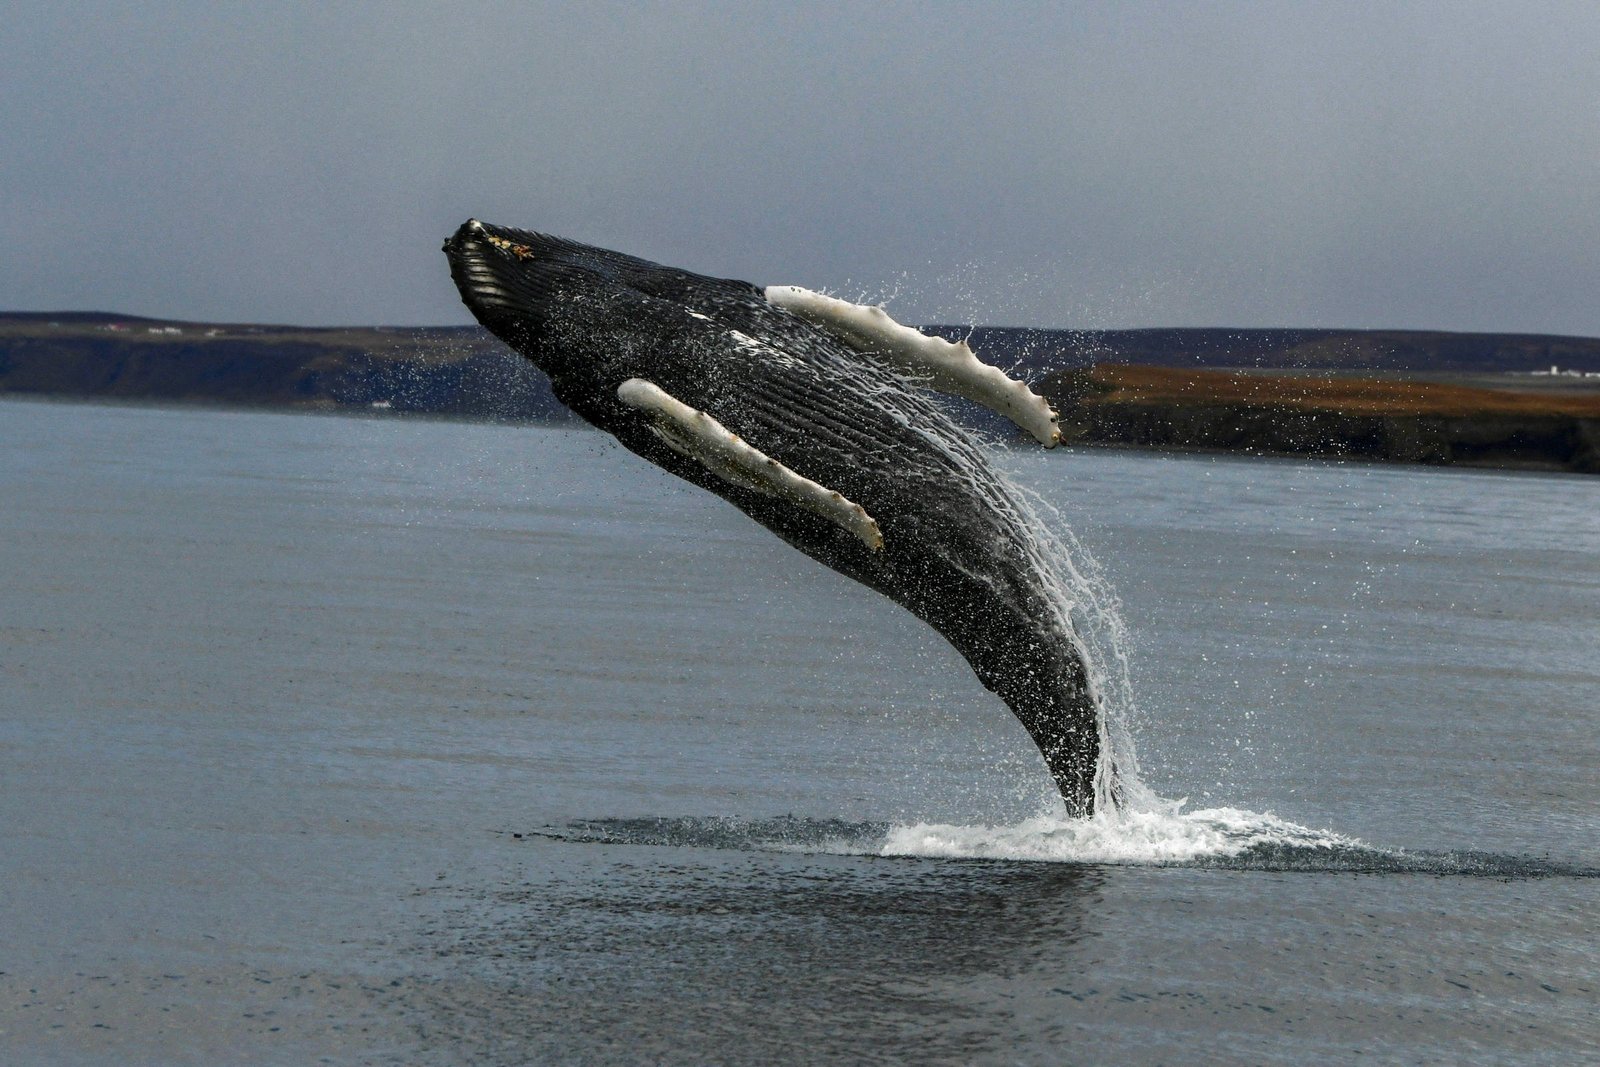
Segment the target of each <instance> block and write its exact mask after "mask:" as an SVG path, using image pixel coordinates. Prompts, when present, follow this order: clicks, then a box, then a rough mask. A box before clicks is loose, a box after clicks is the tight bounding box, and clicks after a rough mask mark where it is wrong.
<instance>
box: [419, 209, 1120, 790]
mask: <svg viewBox="0 0 1600 1067" xmlns="http://www.w3.org/2000/svg"><path fill="white" fill-rule="evenodd" d="M444 251H445V253H446V255H447V257H448V259H449V261H450V272H451V276H452V277H453V278H454V280H455V283H456V285H457V287H458V288H459V290H460V292H461V298H462V300H463V301H464V302H465V303H466V306H467V307H468V308H469V309H470V310H471V311H472V314H473V315H474V316H475V317H476V318H477V319H478V321H479V322H481V323H482V324H483V325H484V326H485V327H487V328H488V329H489V330H490V331H491V332H492V333H494V334H495V335H496V336H497V337H499V338H500V339H501V340H502V341H504V342H505V343H506V344H508V345H510V346H511V347H512V348H514V349H515V350H516V351H518V352H519V353H521V354H522V355H523V356H525V357H527V358H528V359H529V360H531V361H532V362H533V363H534V364H536V365H537V366H538V367H539V368H540V369H541V370H543V371H544V372H545V373H546V374H547V375H548V376H549V378H550V383H551V386H552V388H553V391H554V393H555V395H556V398H557V399H559V400H560V401H561V402H562V403H563V404H565V405H566V406H567V407H569V408H571V409H572V410H573V411H574V412H576V413H577V414H578V415H579V416H581V417H582V418H584V419H585V420H587V421H588V422H590V423H592V424H593V425H595V426H597V427H599V428H600V429H602V430H605V431H607V432H609V433H610V434H612V435H613V436H614V437H616V439H617V440H618V441H620V442H621V443H622V444H623V445H624V446H625V447H627V448H628V449H630V450H631V451H633V452H636V453H638V454H639V455H641V456H643V457H644V458H645V459H648V460H650V461H651V462H652V463H655V464H657V465H658V466H660V467H663V468H664V469H666V470H667V471H669V472H671V473H672V474H675V475H677V476H678V477H680V478H682V479H684V480H685V481H688V482H692V483H694V484H695V485H698V486H700V487H702V488H704V489H707V490H709V491H711V492H713V493H715V494H717V495H718V496H720V497H722V498H723V499H725V500H727V501H728V502H729V503H731V504H733V505H734V506H735V507H737V508H738V509H739V510H741V511H743V512H744V513H745V514H746V515H748V516H750V517H751V518H752V519H754V520H755V521H757V522H759V523H760V524H761V525H763V526H765V527H766V528H767V529H769V530H771V531H772V532H773V533H775V534H777V535H778V536H779V537H781V538H782V539H783V540H784V541H786V542H788V543H789V544H790V545H793V546H794V547H795V548H797V549H799V550H800V551H801V552H804V553H805V554H806V555H808V556H810V557H812V558H813V559H815V560H817V561H819V562H821V563H822V564H824V565H826V566H828V567H831V568H833V569H834V570H836V571H839V572H840V573H842V574H845V575H847V576H849V577H851V578H854V579H855V580H856V581H858V582H861V583H862V584H864V585H866V586H868V587H870V588H872V589H874V590H876V591H878V592H880V593H882V594H883V595H885V596H887V597H888V598H889V599H891V600H893V601H894V602H895V603H897V604H900V605H901V606H902V607H904V608H906V609H907V610H909V611H910V612H912V613H913V614H914V615H916V616H917V617H918V618H920V619H922V620H924V621H925V622H927V623H928V624H929V625H930V626H932V627H933V628H934V629H935V630H937V631H938V632H939V633H940V634H941V635H943V636H944V637H945V639H946V640H948V641H949V642H950V644H951V645H952V646H954V647H955V649H956V650H957V651H958V652H959V653H960V654H961V655H962V657H963V658H965V659H966V661H967V663H968V664H970V665H971V667H972V669H973V671H974V672H975V673H976V674H977V676H978V678H979V680H980V681H982V683H983V684H984V685H985V686H986V687H987V688H988V689H990V690H991V691H993V692H994V693H995V694H997V695H998V696H999V697H1000V698H1001V699H1002V700H1003V701H1005V703H1006V704H1007V705H1008V706H1009V707H1010V709H1011V711H1012V712H1013V713H1014V714H1015V715H1016V717H1017V718H1018V719H1019V720H1020V721H1021V723H1022V725H1023V727H1024V728H1025V729H1026V730H1027V731H1028V734H1029V735H1030V736H1031V737H1032V738H1033V741H1034V742H1035V744H1037V745H1038V748H1039V751H1040V753H1041V754H1042V755H1043V756H1044V760H1045V763H1046V764H1047V766H1048V767H1049V770H1050V774H1051V776H1052V777H1053V778H1054V780H1055V783H1056V786H1057V788H1058V789H1059V791H1060V793H1061V797H1062V799H1063V801H1064V802H1065V805H1066V809H1067V812H1068V813H1069V814H1070V815H1073V816H1078V817H1087V816H1089V815H1091V814H1093V812H1094V810H1095V804H1096V785H1097V782H1096V771H1097V766H1098V763H1099V758H1100V749H1101V745H1102V724H1101V722H1100V716H1099V714H1098V710H1097V705H1096V701H1095V699H1094V697H1093V694H1092V692H1091V687H1090V684H1089V680H1088V673H1087V670H1086V667H1085V663H1084V658H1083V654H1082V652H1081V649H1080V644H1079V642H1078V641H1077V640H1076V639H1075V635H1074V633H1073V632H1072V627H1071V623H1070V621H1068V620H1067V618H1066V617H1065V616H1064V614H1063V613H1062V612H1061V611H1060V610H1059V607H1058V605H1056V604H1055V603H1053V602H1052V599H1051V589H1050V583H1049V581H1048V579H1047V576H1046V574H1045V573H1044V572H1043V569H1042V564H1041V560H1040V557H1039V555H1038V552H1037V548H1036V546H1037V544H1038V541H1037V533H1038V532H1037V531H1036V530H1032V529H1030V528H1029V520H1028V518H1027V516H1029V515H1030V514H1031V512H1029V510H1028V509H1027V508H1026V507H1024V506H1022V503H1021V501H1020V500H1019V498H1018V497H1017V495H1016V491H1015V490H1014V489H1012V488H1011V487H1010V486H1009V484H1008V483H1006V482H1005V481H1004V480H1003V479H1002V478H1000V477H999V476H998V475H997V474H996V473H995V471H994V470H993V468H992V466H991V464H990V462H989V460H988V458H987V456H986V454H985V451H984V449H983V447H982V446H981V445H979V444H978V442H977V441H976V440H974V438H973V437H972V436H971V435H970V434H969V433H968V432H967V431H965V430H963V429H962V428H961V426H960V425H959V424H957V423H956V422H955V421H954V419H953V418H952V417H951V416H950V415H949V414H948V413H947V412H946V410H945V409H944V408H943V407H942V406H941V405H940V404H939V403H938V402H937V401H936V400H935V399H934V398H933V397H931V396H930V395H928V393H927V392H926V391H925V387H927V386H931V387H934V388H938V389H942V390H944V391H948V392H954V393H958V394H960V395H963V396H968V397H970V398H973V399H976V400H978V401H979V402H982V403H986V404H988V405H989V406H991V407H993V408H994V409H995V410H997V411H1001V412H1002V413H1004V414H1006V415H1007V416H1008V417H1010V418H1012V419H1013V420H1014V421H1016V422H1017V423H1018V425H1019V426H1022V427H1023V428H1024V429H1026V430H1028V432H1030V433H1031V434H1032V435H1033V436H1034V437H1035V438H1037V439H1038V440H1039V441H1040V442H1041V443H1044V444H1046V445H1051V444H1054V443H1055V441H1056V440H1057V434H1056V432H1055V426H1054V413H1053V412H1051V411H1050V410H1049V406H1048V405H1047V404H1045V403H1044V401H1043V400H1040V399H1039V398H1038V397H1037V396H1035V395H1033V394H1032V393H1031V392H1030V391H1029V390H1028V389H1027V387H1026V386H1025V385H1024V384H1022V383H1020V382H1014V381H1011V380H1010V379H1008V378H1006V377H1005V376H1004V375H1003V374H1001V373H1000V372H999V371H998V370H996V369H994V368H991V367H988V366H986V365H984V364H981V363H979V362H978V361H977V360H976V359H975V358H973V357H972V354H971V352H970V350H968V349H967V348H966V346H965V345H964V344H951V343H950V342H946V341H944V340H942V339H939V338H933V337H928V336H926V335H923V334H921V333H919V332H917V331H915V330H912V329H909V328H907V327H903V326H900V325H899V324H897V323H894V322H893V320H891V319H889V318H888V316H887V315H886V314H885V313H883V312H882V310H881V309H878V308H863V307H858V306H857V305H853V304H845V303H844V302H842V301H835V300H832V299H831V298H828V297H823V296H821V295H820V294H815V293H810V292H809V291H808V290H804V289H797V288H793V287H787V286H775V287H769V288H761V287H757V286H755V285H752V284H750V283H748V282H742V281H735V280H731V279H721V278H713V277H708V276H704V275H700V274H694V273H691V272H689V271H684V270H678V269H675V268H671V267H665V266H661V265H659V264H656V263H651V262H649V261H647V260H643V259H639V258H636V257H633V256H628V255H624V254H622V253H619V252H612V251H609V250H606V249H601V248H596V247H592V246H589V245H584V244H580V243H578V242H575V241H569V240H565V239H563V238H558V237H553V236H549V235H546V234H540V233H534V232H530V231H526V230H518V229H510V228H505V227H499V226H490V225H486V224H484V223H481V222H478V221H477V220H469V221H468V222H467V223H465V224H464V225H463V226H462V227H461V228H460V229H459V230H457V231H456V233H455V234H454V235H452V236H451V237H450V238H449V239H448V240H447V241H446V242H445V245H444ZM1101 786H1102V788H1101V792H1100V795H1101V797H1102V803H1105V798H1106V797H1107V796H1109V795H1110V793H1109V791H1108V789H1107V788H1106V786H1105V783H1103V782H1102V783H1101Z"/></svg>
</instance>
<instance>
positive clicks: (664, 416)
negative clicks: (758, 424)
mask: <svg viewBox="0 0 1600 1067" xmlns="http://www.w3.org/2000/svg"><path fill="white" fill-rule="evenodd" d="M617 399H618V400H621V401H622V402H623V403H624V404H627V405H628V406H629V407H633V408H638V409H639V410H641V411H648V412H651V413H652V414H655V415H657V416H660V418H659V419H658V420H657V421H656V422H655V423H654V424H653V425H652V426H651V427H650V428H651V429H652V430H653V431H655V433H656V435H657V436H659V437H660V438H661V440H662V441H664V442H665V443H666V445H667V447H668V448H671V449H672V450H673V451H675V452H677V453H679V454H681V455H685V456H688V457H689V458H690V459H693V460H695V461H697V462H699V463H701V464H703V465H704V466H705V468H706V469H707V470H709V471H711V473H713V474H715V475H716V476H717V477H719V478H721V479H723V480H724V481H726V482H730V483H732V484H734V485H739V486H743V487H745V488H747V489H754V490H756V491H757V492H761V493H774V494H780V495H783V496H786V497H788V498H789V499H791V500H793V501H794V502H795V503H796V504H798V505H799V506H800V507H802V508H805V509H806V510H808V511H814V512H816V513H817V514H818V515H821V516H823V517H824V518H826V519H827V520H828V521H829V522H832V523H835V524H837V525H838V526H839V527H840V528H841V529H844V530H849V531H850V533H852V534H853V535H855V536H856V537H858V538H860V539H861V543H862V544H864V545H866V546H867V547H868V548H870V549H872V550H873V551H874V552H876V551H877V550H879V549H881V548H882V547H883V531H882V530H880V529H879V528H878V523H877V520H876V519H874V518H873V517H872V516H871V515H868V514H867V509H866V508H863V507H862V506H861V505H860V504H856V503H853V502H852V501H849V500H847V499H845V497H844V494H842V493H839V492H837V491H835V490H832V489H828V488H827V487H825V486H821V485H818V484H817V483H816V482H814V481H812V480H811V479H810V478H802V477H801V476H800V475H798V474H796V473H795V472H794V471H792V470H790V469H789V468H788V467H785V466H784V465H783V464H782V463H779V462H778V461H777V460H775V459H773V458H772V457H771V456H769V455H767V454H766V453H764V452H762V451H761V450H760V449H759V448H753V447H751V446H750V445H748V444H746V443H745V442H744V441H741V440H740V439H739V435H738V434H735V433H732V432H731V431H729V429H728V428H727V427H726V426H724V425H722V423H720V422H718V421H717V420H716V419H713V418H712V417H711V416H710V415H707V414H706V413H705V412H703V411H696V410H695V409H694V408H692V407H690V406H689V405H688V404H685V403H683V402H682V401H680V400H677V399H675V398H674V397H672V396H671V395H669V394H668V393H666V392H665V391H664V390H662V388H661V387H660V386H658V385H656V384H655V383H654V382H647V381H645V380H644V379H643V378H629V379H628V380H627V381H625V382H623V383H622V384H621V385H619V386H617Z"/></svg>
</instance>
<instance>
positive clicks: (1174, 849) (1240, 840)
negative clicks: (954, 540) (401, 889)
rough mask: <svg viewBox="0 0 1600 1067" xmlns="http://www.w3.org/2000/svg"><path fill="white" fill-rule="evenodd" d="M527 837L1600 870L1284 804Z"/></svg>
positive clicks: (1461, 873) (978, 855)
mask: <svg viewBox="0 0 1600 1067" xmlns="http://www.w3.org/2000/svg"><path fill="white" fill-rule="evenodd" d="M514 836H515V837H516V838H518V839H529V838H531V839H536V840H545V841H560V842H565V843H568V844H579V845H635V846H637V845H644V846H655V847H666V848H702V849H729V850H735V851H743V852H752V851H754V852H790V853H793V852H799V853H804V854H811V855H816V854H821V855H835V856H873V857H883V858H893V859H906V860H916V859H921V860H958V861H967V860H982V861H991V862H993V861H1002V862H1005V861H1009V862H1030V863H1065V864H1078V865H1086V866H1087V865H1093V866H1117V867H1152V868H1160V867H1179V868H1189V869H1193V868H1201V869H1208V870H1234V871H1277V872H1296V873H1316V872H1323V873H1328V872H1337V873H1348V874H1374V875H1397V874H1404V875H1416V874H1427V875H1438V876H1441V877H1460V878H1500V879H1525V878H1600V869H1597V868H1595V867H1592V866H1586V865H1584V864H1581V863H1572V862H1566V861H1563V860H1553V859H1549V858H1538V857H1532V856H1515V855H1507V854H1501V853H1493V852H1479V851H1472V850H1450V851H1411V850H1407V849H1395V848H1379V847H1374V846H1372V845H1367V844H1365V843H1363V842H1361V841H1358V840H1356V839H1355V838H1352V837H1346V836H1344V835H1342V834H1335V833H1331V832H1329V831H1326V830H1310V829H1307V828H1306V827H1303V826H1297V825H1295V824H1294V823H1291V822H1288V821H1286V820H1283V819H1279V818H1277V817H1276V816H1273V815H1270V814H1267V815H1263V814H1258V813H1256V812H1249V811H1240V810H1238V809H1235V808H1212V809H1207V810H1202V811H1193V812H1188V813H1179V812H1178V811H1177V810H1176V809H1175V807H1174V808H1172V809H1170V810H1168V811H1167V812H1165V813H1161V812H1155V811H1145V812H1119V813H1117V814H1115V815H1097V816H1095V817H1094V818H1092V819H1068V818H1066V817H1065V816H1062V815H1048V816H1045V815H1042V816H1038V817H1036V818H1033V819H1025V820H1023V821H1022V822H1019V823H1016V824H1015V825H1010V826H954V825H937V824H928V823H921V824H915V825H895V824H892V823H886V822H847V821H845V820H842V819H807V818H802V817H799V816H794V815H782V816H778V817H777V818H772V819H726V818H701V817H695V816H679V817H673V818H635V819H590V820H584V821H582V822H575V823H570V824H568V825H566V826H555V827H545V828H542V829H539V830H534V831H532V832H530V833H526V834H522V833H519V834H516V835H514Z"/></svg>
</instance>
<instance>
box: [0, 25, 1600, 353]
mask: <svg viewBox="0 0 1600 1067" xmlns="http://www.w3.org/2000/svg"><path fill="white" fill-rule="evenodd" d="M221 6H223V5H214V4H211V3H205V4H175V3H151V2H146V3H138V4H128V5H125V6H124V5H118V6H111V5H89V4H81V3H80V4H71V3H66V4H64V3H50V4H35V3H26V2H25V3H16V2H13V3H8V4H7V5H6V12H5V15H4V16H3V18H0V101H3V103H0V248H3V249H4V253H3V255H0V308H7V309H63V308H78V309H89V308H94V309H104V310H116V311H124V312H129V313H136V314H147V315H156V316H172V317H186V318H197V319H220V320H246V321H274V322H304V323H321V324H331V323H368V322H388V323H397V324H413V323H450V322H463V321H467V316H466V314H465V312H464V310H463V309H462V308H461V306H460V304H459V302H458V301H457V299H456V296H455V292H454V288H453V286H452V285H451V284H450V280H449V276H448V274H447V273H446V270H445V263H444V258H443V256H442V255H441V254H440V253H439V244H440V242H441V241H442V240H443V238H444V237H445V235H446V234H447V233H449V231H450V230H452V229H453V228H454V227H455V226H456V225H458V224H459V223H460V222H461V221H463V220H464V219H466V218H467V217H468V216H471V215H476V216H479V217H481V218H483V219H485V220H488V221H491V222H497V223H502V224H506V225H518V226H524V227H528V228H532V229H542V230H547V231H550V232H554V233H559V234H563V235H565V236H569V237H574V238H577V239H580V240H585V241H590V242H593V243H596V244H603V245H607V246H610V247H614V248H619V249H622V250H624V251H628V252H632V253H635V254H638V255H643V256H646V257H649V258H652V259H658V260H662V261H664V262H669V263H673V264H675V265H679V266H684V267H689V268H691V269H696V270H701V271H705V272H707V273H713V274H722V275H729V276H735V277H743V278H748V279H750V280H752V281H756V282H760V283H762V284H770V283H780V282H781V283H795V284H801V285H807V286H811V287H813V288H827V289H829V290H831V291H834V292H836V293H838V294H839V295H842V296H847V297H862V296H865V297H869V298H872V299H884V298H889V301H890V308H891V310H892V311H893V312H894V313H895V314H896V316H897V317H899V318H901V319H903V320H906V321H921V322H928V321H957V322H963V321H964V322H985V323H992V324H1027V325H1041V326H1091V327H1094V326H1098V327H1113V326H1162V325H1193V326H1201V325H1204V326H1213V325H1216V326H1278V325H1284V326H1372V327H1380V326H1382V327H1414V328H1439V329H1456V330H1519V331H1538V332H1549V333H1575V334H1588V335H1600V4H1596V3H1591V2H1575V3H1561V4H1550V5H1539V4H1531V3H1526V2H1518V3H1509V2H1508V3H1503V4H1489V5H1478V4H1470V3H1443V4H1397V3H1393V2H1388V3H1379V4H1371V5H1364V4H1357V3H1337V4H1335V3H1329V4H1313V3H1283V4H1274V3H1256V4H1183V3H1163V4H1138V3H1126V2H1125V3H1088V4H1074V3H1052V4H1038V5H1033V4H998V3H990V4H872V3H862V4H853V5H837V6H835V5H821V6H817V5H808V4H802V3H795V2H789V3H767V2H762V0H742V2H737V3H726V4H670V5H669V4H638V5H632V4H617V5H602V4H597V3H583V4H528V3H514V4H484V5H479V4H460V3H458V4H450V5H444V4H437V5H434V4H429V5H424V4H414V5H401V4H392V5H390V4H371V5H365V4H363V5H356V4H324V3H290V2H282V3H272V4H265V5H249V6H246V5H226V6H227V8H228V10H225V11H221V12H220V13H219V11H218V10H216V9H217V8H219V7H221Z"/></svg>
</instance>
